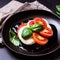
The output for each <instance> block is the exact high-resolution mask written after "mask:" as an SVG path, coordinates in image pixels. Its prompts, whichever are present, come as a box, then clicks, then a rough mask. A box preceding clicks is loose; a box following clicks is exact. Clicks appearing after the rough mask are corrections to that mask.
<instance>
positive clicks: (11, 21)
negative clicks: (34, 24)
mask: <svg viewBox="0 0 60 60" xmlns="http://www.w3.org/2000/svg"><path fill="white" fill-rule="evenodd" d="M34 17H42V18H45V19H46V20H47V21H48V22H49V24H50V25H51V27H52V29H53V32H54V34H53V36H52V37H51V38H50V39H49V42H48V44H47V45H46V46H44V47H41V46H40V47H39V46H33V47H34V49H35V50H34V49H32V50H31V46H30V47H26V46H25V45H23V46H24V47H25V48H26V50H25V49H21V48H19V47H16V46H14V45H13V44H12V43H11V42H10V41H9V29H10V28H11V27H14V26H15V25H16V24H19V23H21V22H27V21H28V20H30V19H33V18H34ZM59 23H60V19H59V18H58V17H57V16H56V15H55V14H53V13H51V12H48V11H44V10H28V11H24V12H19V13H17V14H14V15H12V16H11V17H9V18H8V19H7V21H6V22H5V25H4V27H3V31H2V36H3V40H4V43H5V45H6V46H7V47H8V48H9V49H10V50H12V51H13V52H15V53H17V54H22V55H26V56H43V55H47V54H50V53H52V52H54V51H56V50H57V49H59V47H60V37H59V36H60V28H59V27H60V26H59V25H60V24H59ZM37 47H38V48H37Z"/></svg>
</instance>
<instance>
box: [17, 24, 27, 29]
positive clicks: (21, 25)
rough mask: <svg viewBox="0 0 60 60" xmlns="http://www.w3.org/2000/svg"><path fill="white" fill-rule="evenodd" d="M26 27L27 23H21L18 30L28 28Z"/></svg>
mask: <svg viewBox="0 0 60 60" xmlns="http://www.w3.org/2000/svg"><path fill="white" fill-rule="evenodd" d="M26 25H27V23H21V24H20V25H19V26H18V30H20V28H21V27H23V26H26Z"/></svg>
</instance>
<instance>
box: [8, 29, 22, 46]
mask: <svg viewBox="0 0 60 60" xmlns="http://www.w3.org/2000/svg"><path fill="white" fill-rule="evenodd" d="M9 38H10V42H11V43H12V44H14V45H15V46H19V45H21V43H20V41H19V39H18V38H17V36H16V34H15V32H14V31H13V30H11V29H10V30H9Z"/></svg>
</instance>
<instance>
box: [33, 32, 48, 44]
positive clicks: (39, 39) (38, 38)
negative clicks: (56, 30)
mask: <svg viewBox="0 0 60 60" xmlns="http://www.w3.org/2000/svg"><path fill="white" fill-rule="evenodd" d="M33 39H34V41H35V42H36V43H37V44H39V45H46V44H47V43H48V39H47V38H45V37H42V36H40V35H39V34H37V33H33Z"/></svg>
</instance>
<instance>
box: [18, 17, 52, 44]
mask: <svg viewBox="0 0 60 60" xmlns="http://www.w3.org/2000/svg"><path fill="white" fill-rule="evenodd" d="M17 35H18V38H19V39H20V41H21V42H22V43H24V44H26V45H32V44H35V43H37V44H39V45H46V44H47V43H48V39H49V38H50V37H51V36H53V30H52V28H51V26H50V25H49V23H48V22H47V20H46V19H44V18H40V17H36V18H34V19H33V20H30V21H28V22H27V23H21V24H20V25H19V26H18V29H17Z"/></svg>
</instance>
